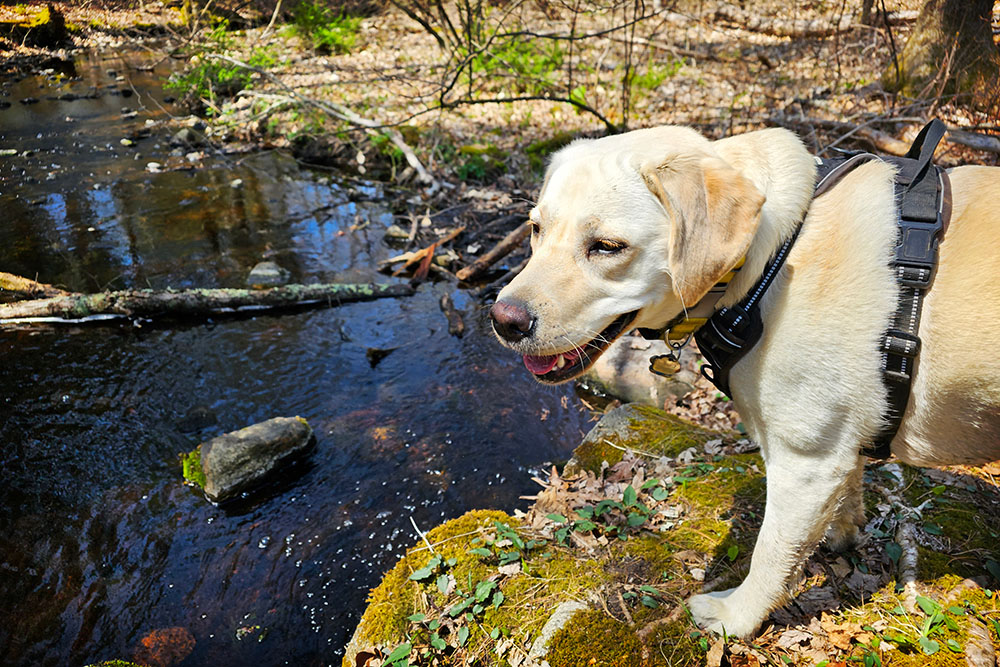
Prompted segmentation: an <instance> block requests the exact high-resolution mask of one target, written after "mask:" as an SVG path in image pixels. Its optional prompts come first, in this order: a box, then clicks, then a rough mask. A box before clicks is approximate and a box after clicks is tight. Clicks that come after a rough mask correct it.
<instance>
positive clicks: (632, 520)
mask: <svg viewBox="0 0 1000 667" xmlns="http://www.w3.org/2000/svg"><path fill="white" fill-rule="evenodd" d="M865 481H866V484H865V505H866V514H867V525H866V526H865V530H864V532H865V535H867V536H868V537H869V539H868V541H867V542H866V543H865V544H864V545H862V546H860V547H858V548H857V549H854V550H852V551H850V552H846V553H836V552H832V551H829V550H826V549H820V550H819V551H817V553H815V554H813V555H812V556H811V557H810V558H809V560H808V561H807V562H806V563H805V565H804V568H803V572H804V580H803V582H802V583H801V584H800V585H799V586H798V588H797V590H796V591H795V597H794V599H793V600H792V601H791V602H789V603H788V604H786V605H784V606H783V607H780V608H779V609H777V610H776V611H774V612H773V613H772V614H771V615H770V617H769V619H768V620H767V621H766V622H765V624H764V627H763V628H762V630H761V632H760V634H759V635H757V636H756V637H754V638H753V639H749V640H738V639H733V638H731V637H730V638H726V637H717V636H713V635H710V634H705V633H703V632H701V631H700V630H699V629H698V628H697V627H696V626H695V625H694V624H693V623H691V621H690V619H689V617H688V615H687V613H686V610H685V608H684V606H683V603H684V600H686V599H687V598H688V597H689V596H691V595H692V594H694V593H698V592H703V591H710V590H716V591H717V590H724V589H726V588H729V587H731V586H734V585H736V584H738V583H739V581H740V580H741V579H742V578H743V577H744V576H745V575H746V572H747V569H748V567H749V563H750V557H751V554H752V553H753V546H754V538H755V536H756V532H757V530H758V528H759V527H760V521H761V517H762V515H763V506H764V486H765V484H764V465H763V461H762V460H761V458H760V456H758V455H757V453H756V452H754V451H753V445H751V444H750V443H748V442H747V441H745V440H740V439H738V436H734V435H733V434H732V433H731V432H730V433H724V432H717V431H710V430H708V429H703V428H700V427H698V426H696V425H694V424H693V423H691V422H687V421H684V420H680V419H678V418H676V417H674V416H672V415H669V414H667V413H664V412H662V411H658V410H655V409H652V408H638V407H635V406H631V405H627V406H623V407H621V408H618V409H616V410H613V411H611V412H609V413H607V414H606V415H605V416H604V418H603V419H602V420H601V421H600V422H599V423H598V424H597V425H596V426H595V427H594V429H593V430H592V431H591V432H590V433H589V434H588V435H587V437H586V438H585V439H584V441H583V443H582V444H581V445H580V447H578V448H577V449H576V451H575V453H574V455H573V457H572V459H571V460H570V462H569V463H568V464H567V466H566V467H565V468H564V469H563V470H562V471H558V470H556V469H555V468H553V469H552V470H551V471H550V472H549V473H548V474H546V475H541V476H539V477H538V478H537V479H536V482H537V483H538V484H539V485H540V487H541V488H540V490H539V491H538V493H537V494H536V495H534V496H531V497H529V499H530V500H532V501H533V503H532V505H531V506H530V507H528V508H527V510H526V511H520V510H514V511H513V512H512V513H511V514H507V513H504V512H497V511H473V512H469V513H468V514H466V515H464V516H462V517H460V518H457V519H454V520H452V521H449V522H447V523H445V524H443V525H441V526H437V527H434V528H433V529H432V530H429V531H428V532H427V533H425V534H421V536H420V537H421V538H422V539H419V540H416V543H415V544H414V545H413V546H411V547H410V548H409V550H408V551H407V555H406V556H405V557H404V558H402V559H401V560H400V561H399V562H398V563H397V564H396V566H395V567H394V568H393V569H392V570H391V571H389V572H388V573H387V574H386V575H385V577H384V579H383V580H382V583H381V584H380V585H379V586H378V587H377V588H375V589H374V590H373V591H372V593H371V595H370V596H369V606H368V609H367V610H366V612H365V614H364V616H363V617H362V619H361V622H360V624H359V625H358V628H357V630H356V632H355V634H354V637H353V639H352V641H351V643H350V644H349V645H348V647H347V652H346V655H345V657H344V660H343V665H344V667H375V666H379V665H381V666H389V665H402V664H409V665H508V666H510V667H539V666H542V665H548V666H550V667H580V666H581V665H598V666H628V667H651V666H663V667H669V666H674V665H677V666H680V665H683V666H685V667H687V666H694V665H707V666H708V667H720V665H730V666H732V667H748V666H753V667H758V666H759V665H782V664H785V665H810V666H812V665H824V666H825V665H830V666H832V665H847V664H859V665H866V666H867V665H884V666H885V667H890V666H916V665H920V666H922V667H943V666H945V665H949V666H950V665H968V666H970V667H989V666H991V665H994V664H995V662H994V661H995V646H1000V625H998V624H997V622H996V614H998V613H1000V591H997V590H996V589H997V587H998V585H1000V565H998V564H997V563H998V560H1000V551H998V549H997V541H996V537H995V536H996V535H997V534H998V533H1000V522H998V513H997V510H998V509H1000V492H998V489H997V488H996V486H995V485H992V484H989V483H988V482H987V481H985V480H983V479H977V478H976V477H973V476H970V475H968V474H965V473H956V472H945V471H940V470H926V469H925V470H918V469H914V468H908V467H905V466H900V465H899V464H896V463H872V464H870V465H869V466H868V468H867V470H866V473H865ZM917 508H919V509H917ZM903 534H909V535H910V536H911V537H910V538H909V539H907V540H903V539H901V538H900V537H899V536H900V535H903ZM908 563H909V564H908ZM906 581H911V583H910V584H907V585H905V586H904V583H905V582H906ZM911 587H912V588H911Z"/></svg>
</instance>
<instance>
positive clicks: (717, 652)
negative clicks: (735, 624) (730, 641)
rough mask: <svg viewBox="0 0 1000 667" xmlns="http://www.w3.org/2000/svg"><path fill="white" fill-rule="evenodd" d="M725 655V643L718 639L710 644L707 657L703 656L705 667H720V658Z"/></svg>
mask: <svg viewBox="0 0 1000 667" xmlns="http://www.w3.org/2000/svg"><path fill="white" fill-rule="evenodd" d="M725 654H726V642H724V641H723V640H722V638H721V637H720V638H719V639H716V640H715V643H714V644H712V648H710V649H708V655H706V656H705V661H706V662H705V664H706V666H707V667H721V665H722V658H723V656H725Z"/></svg>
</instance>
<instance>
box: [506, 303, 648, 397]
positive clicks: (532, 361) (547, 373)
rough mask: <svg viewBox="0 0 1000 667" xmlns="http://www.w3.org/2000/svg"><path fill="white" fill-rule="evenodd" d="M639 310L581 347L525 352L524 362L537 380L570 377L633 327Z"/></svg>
mask: <svg viewBox="0 0 1000 667" xmlns="http://www.w3.org/2000/svg"><path fill="white" fill-rule="evenodd" d="M638 313H639V311H637V310H636V311H632V312H631V313H625V314H624V315H621V316H619V317H617V318H615V321H614V322H612V323H611V324H609V325H608V326H607V327H605V328H604V331H602V332H601V333H599V334H598V335H597V336H595V337H594V338H593V339H592V340H590V341H589V342H587V343H584V344H583V346H581V347H575V348H573V349H572V350H568V351H566V352H559V353H557V354H526V355H524V365H525V367H526V368H527V369H528V370H529V371H531V372H532V373H533V374H534V375H535V379H536V380H538V381H540V382H545V383H547V384H558V383H560V382H565V381H566V380H571V379H573V378H575V377H576V376H577V375H580V374H581V373H583V372H584V371H586V370H587V369H588V368H590V367H591V366H592V365H593V364H594V362H595V361H597V358H598V357H600V356H601V354H603V353H604V351H605V350H606V349H608V347H610V346H611V343H613V342H615V339H617V338H618V337H619V336H620V335H622V333H624V332H625V331H627V330H628V329H629V328H630V325H631V324H632V322H634V321H635V318H636V315H638Z"/></svg>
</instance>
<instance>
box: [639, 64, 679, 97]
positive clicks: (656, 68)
mask: <svg viewBox="0 0 1000 667" xmlns="http://www.w3.org/2000/svg"><path fill="white" fill-rule="evenodd" d="M683 66H684V61H683V60H671V61H670V62H668V63H666V64H665V65H659V64H657V63H654V62H650V63H649V64H648V65H647V66H646V70H645V71H644V72H642V73H641V74H640V73H638V72H635V71H633V72H632V73H631V75H630V79H631V83H632V86H633V87H635V88H638V89H639V90H656V89H657V88H659V87H660V84H662V83H663V82H664V81H666V80H667V79H669V78H670V77H672V76H675V75H676V74H677V73H678V72H680V71H681V67H683Z"/></svg>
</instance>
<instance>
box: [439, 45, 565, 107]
mask: <svg viewBox="0 0 1000 667" xmlns="http://www.w3.org/2000/svg"><path fill="white" fill-rule="evenodd" d="M458 55H459V56H460V57H462V58H467V59H468V65H467V69H466V82H465V83H466V84H467V85H471V83H472V82H473V81H475V80H478V79H479V78H480V77H483V76H485V77H488V78H491V79H498V80H500V81H503V82H504V84H505V87H507V88H509V89H510V90H511V91H512V92H514V93H518V94H522V95H543V94H545V93H546V92H550V91H551V90H552V89H553V88H554V87H555V86H556V85H557V83H558V80H559V70H560V69H561V68H562V64H563V57H564V56H563V50H562V48H561V47H560V46H559V44H558V43H557V42H554V41H553V42H549V43H548V44H546V43H545V40H542V41H541V42H539V41H538V40H529V39H516V38H514V39H506V40H503V41H499V42H498V43H496V44H495V45H494V46H493V47H492V48H491V49H490V50H489V51H484V52H482V53H475V54H470V53H469V51H468V50H466V49H465V48H460V49H458Z"/></svg>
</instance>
